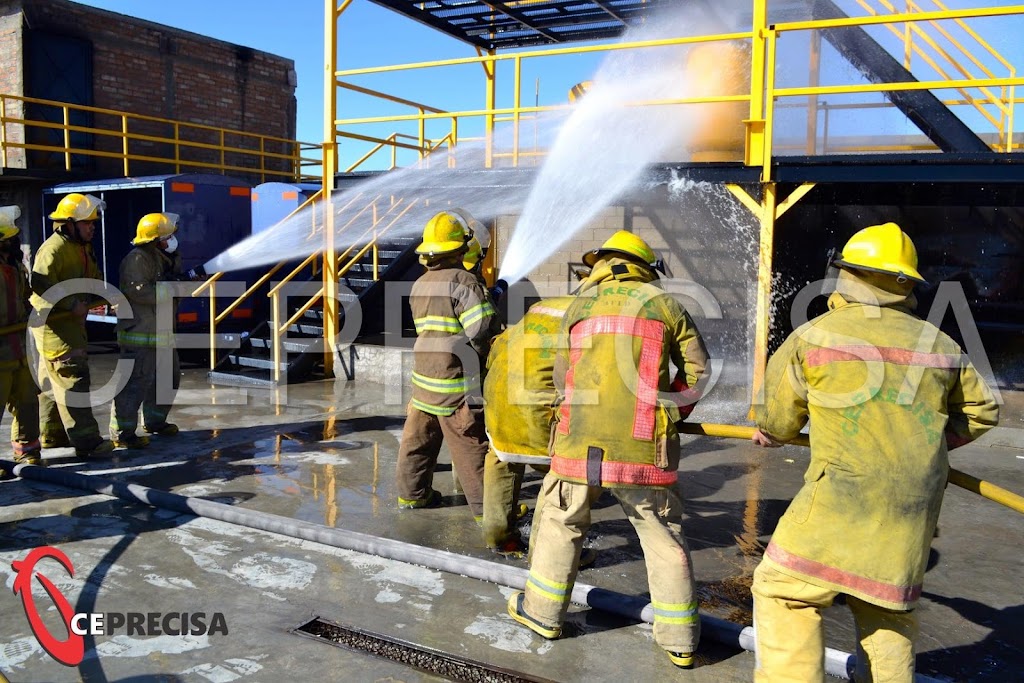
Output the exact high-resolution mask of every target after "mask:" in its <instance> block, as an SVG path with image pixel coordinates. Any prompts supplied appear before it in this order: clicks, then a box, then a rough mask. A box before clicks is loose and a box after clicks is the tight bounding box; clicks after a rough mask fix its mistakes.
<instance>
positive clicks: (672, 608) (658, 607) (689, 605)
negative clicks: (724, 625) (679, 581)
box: [651, 600, 700, 624]
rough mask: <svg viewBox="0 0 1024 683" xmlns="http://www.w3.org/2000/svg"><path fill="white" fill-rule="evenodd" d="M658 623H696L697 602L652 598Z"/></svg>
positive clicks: (655, 618)
mask: <svg viewBox="0 0 1024 683" xmlns="http://www.w3.org/2000/svg"><path fill="white" fill-rule="evenodd" d="M651 608H652V609H653V610H654V623H656V624H695V623H697V620H698V619H699V618H700V617H698V616H697V603H696V602H678V603H672V602H655V601H654V600H651Z"/></svg>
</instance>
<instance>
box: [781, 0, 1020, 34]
mask: <svg viewBox="0 0 1024 683" xmlns="http://www.w3.org/2000/svg"><path fill="white" fill-rule="evenodd" d="M1012 14H1024V5H1006V6H1003V7H976V8H973V9H963V10H952V11H945V12H911V13H905V14H885V15H875V16H871V17H849V18H846V19H822V20H818V21H790V22H783V23H781V24H775V25H774V29H775V30H776V31H778V32H779V33H782V32H785V31H807V30H810V29H815V28H848V27H850V26H877V25H879V24H902V23H904V22H911V21H912V22H917V21H941V20H943V19H971V18H977V17H1005V16H1009V15H1012Z"/></svg>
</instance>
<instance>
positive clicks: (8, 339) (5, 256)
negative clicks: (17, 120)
mask: <svg viewBox="0 0 1024 683" xmlns="http://www.w3.org/2000/svg"><path fill="white" fill-rule="evenodd" d="M20 215H21V209H19V208H18V207H16V206H4V207H0V327H4V328H8V330H9V331H8V332H6V333H5V334H3V336H2V338H0V418H2V417H3V414H4V409H5V408H6V409H7V410H10V411H11V415H12V416H13V417H14V420H13V422H12V423H11V449H12V450H13V451H14V461H15V462H19V463H28V464H30V465H41V464H42V459H41V458H40V455H39V451H40V446H39V403H38V399H37V395H38V394H39V389H38V388H37V387H36V382H35V380H34V379H33V378H32V370H31V369H30V368H29V365H28V358H27V349H26V348H25V342H26V324H27V322H28V316H29V311H30V310H31V309H30V308H29V304H28V297H29V288H28V273H27V272H26V270H25V265H24V263H22V258H23V257H22V253H21V240H20V239H19V237H18V236H19V234H20V232H21V231H20V230H19V229H18V227H17V226H16V225H15V224H14V220H15V219H16V218H17V217H18V216H20Z"/></svg>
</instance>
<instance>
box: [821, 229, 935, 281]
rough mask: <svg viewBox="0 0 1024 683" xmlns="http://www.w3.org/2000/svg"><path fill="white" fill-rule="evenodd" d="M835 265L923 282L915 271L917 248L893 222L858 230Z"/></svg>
mask: <svg viewBox="0 0 1024 683" xmlns="http://www.w3.org/2000/svg"><path fill="white" fill-rule="evenodd" d="M835 264H836V265H837V266H843V267H846V268H856V269H859V270H870V271H873V272H876V273H887V274H889V275H895V276H896V277H897V278H898V279H900V280H901V281H902V280H914V281H915V282H925V279H924V278H923V277H921V274H920V273H919V272H917V249H916V248H915V247H914V243H913V241H911V239H910V237H909V236H908V235H907V233H905V232H903V230H901V229H900V226H898V225H896V224H895V223H883V224H882V225H872V226H870V227H867V228H864V229H863V230H860V231H859V232H857V233H856V234H854V236H853V237H851V238H850V240H849V241H848V242H847V243H846V246H845V247H843V252H842V253H841V254H840V255H839V258H837V259H836V261H835Z"/></svg>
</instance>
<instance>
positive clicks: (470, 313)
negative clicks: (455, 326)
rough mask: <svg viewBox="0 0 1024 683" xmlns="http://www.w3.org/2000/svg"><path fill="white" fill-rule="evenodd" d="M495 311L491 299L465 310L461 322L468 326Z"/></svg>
mask: <svg viewBox="0 0 1024 683" xmlns="http://www.w3.org/2000/svg"><path fill="white" fill-rule="evenodd" d="M494 313H495V310H494V306H492V305H491V302H490V301H485V302H483V303H482V304H477V305H476V306H474V307H473V308H470V309H469V310H466V311H463V313H462V315H460V316H459V322H461V323H462V327H464V328H466V327H469V326H470V325H472V324H473V323H475V322H476V321H478V320H482V319H484V318H488V317H490V316H492V315H494Z"/></svg>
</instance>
